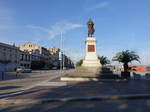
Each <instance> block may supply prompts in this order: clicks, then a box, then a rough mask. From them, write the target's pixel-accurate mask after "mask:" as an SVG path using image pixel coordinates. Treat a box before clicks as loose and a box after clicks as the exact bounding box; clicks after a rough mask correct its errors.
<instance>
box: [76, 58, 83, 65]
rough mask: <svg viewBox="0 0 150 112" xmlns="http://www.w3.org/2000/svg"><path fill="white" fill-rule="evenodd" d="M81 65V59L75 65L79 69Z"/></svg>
mask: <svg viewBox="0 0 150 112" xmlns="http://www.w3.org/2000/svg"><path fill="white" fill-rule="evenodd" d="M82 63H83V59H81V60H79V61H78V62H77V63H76V66H77V67H79V66H81V65H82Z"/></svg>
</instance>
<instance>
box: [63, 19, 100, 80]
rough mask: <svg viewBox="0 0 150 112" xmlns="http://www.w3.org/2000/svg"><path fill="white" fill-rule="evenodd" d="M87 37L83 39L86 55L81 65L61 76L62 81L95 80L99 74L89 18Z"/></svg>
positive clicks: (91, 22)
mask: <svg viewBox="0 0 150 112" xmlns="http://www.w3.org/2000/svg"><path fill="white" fill-rule="evenodd" d="M87 25H88V37H87V39H86V40H85V44H86V55H85V58H84V60H83V64H82V66H81V67H77V68H76V69H75V70H74V71H72V72H71V73H69V74H65V75H64V76H62V77H61V80H62V81H92V80H93V81H97V80H99V77H100V74H101V66H102V65H101V64H100V60H99V59H98V57H97V55H96V39H95V38H94V37H93V34H94V32H95V29H94V22H93V21H92V20H91V19H90V20H89V21H88V22H87Z"/></svg>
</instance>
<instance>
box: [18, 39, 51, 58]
mask: <svg viewBox="0 0 150 112" xmlns="http://www.w3.org/2000/svg"><path fill="white" fill-rule="evenodd" d="M19 49H20V50H21V51H24V52H28V53H30V54H32V55H35V56H43V57H45V58H47V57H48V56H49V51H48V50H47V49H46V48H44V47H42V46H39V45H36V44H34V43H32V42H27V43H24V44H22V45H20V46H19Z"/></svg>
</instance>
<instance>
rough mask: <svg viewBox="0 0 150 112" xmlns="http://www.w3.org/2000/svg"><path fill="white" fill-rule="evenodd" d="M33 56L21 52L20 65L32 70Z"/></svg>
mask: <svg viewBox="0 0 150 112" xmlns="http://www.w3.org/2000/svg"><path fill="white" fill-rule="evenodd" d="M31 56H32V55H31V54H29V53H27V52H24V51H20V61H19V65H20V66H23V67H25V68H31V58H32V57H31Z"/></svg>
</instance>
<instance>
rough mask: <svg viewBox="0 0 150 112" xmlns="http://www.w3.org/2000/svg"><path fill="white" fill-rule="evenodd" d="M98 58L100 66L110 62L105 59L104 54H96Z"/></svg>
mask: <svg viewBox="0 0 150 112" xmlns="http://www.w3.org/2000/svg"><path fill="white" fill-rule="evenodd" d="M98 59H99V60H100V63H101V64H102V66H104V65H106V64H110V61H109V60H108V59H107V57H106V56H98Z"/></svg>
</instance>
